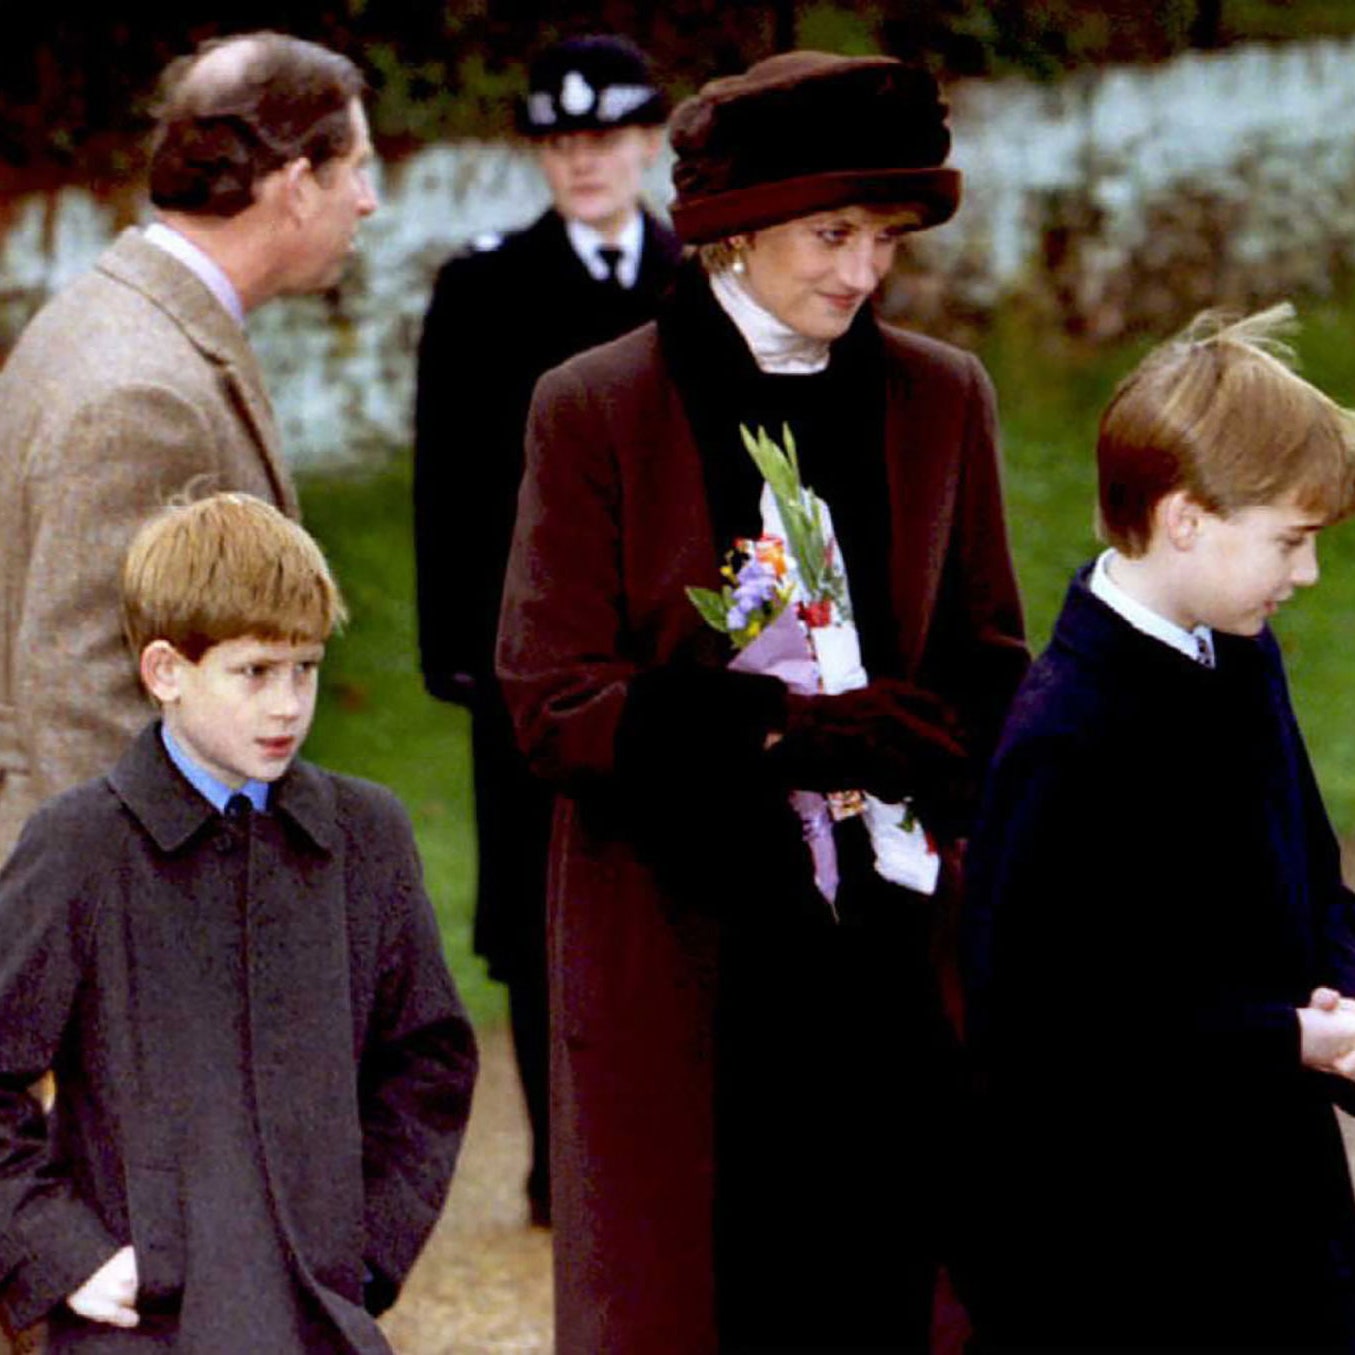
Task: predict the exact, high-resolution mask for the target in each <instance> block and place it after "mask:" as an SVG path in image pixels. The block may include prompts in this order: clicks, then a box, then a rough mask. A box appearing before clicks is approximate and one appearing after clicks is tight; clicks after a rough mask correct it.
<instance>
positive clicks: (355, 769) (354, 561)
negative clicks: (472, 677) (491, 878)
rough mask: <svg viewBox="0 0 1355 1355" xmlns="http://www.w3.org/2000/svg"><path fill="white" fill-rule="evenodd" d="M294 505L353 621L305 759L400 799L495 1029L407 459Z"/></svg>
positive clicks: (456, 756)
mask: <svg viewBox="0 0 1355 1355" xmlns="http://www.w3.org/2000/svg"><path fill="white" fill-rule="evenodd" d="M301 500H302V508H303V512H304V514H305V518H306V524H307V526H308V527H309V528H310V529H311V531H312V532H314V533H315V535H316V536H317V537H318V538H319V540H320V541H321V542H322V543H323V544H324V547H325V550H326V552H327V553H328V555H329V558H330V562H331V564H332V565H333V568H334V571H335V573H336V574H337V576H338V578H339V582H340V584H341V586H342V587H343V590H344V594H345V596H346V598H347V600H348V607H349V611H350V613H351V618H350V620H349V623H348V626H347V629H346V630H345V632H344V633H343V634H342V635H340V636H338V637H336V638H335V639H334V640H332V641H331V642H330V645H329V650H328V653H327V655H326V658H325V666H324V669H323V670H322V677H321V689H320V702H319V709H318V711H317V713H316V719H315V728H314V732H313V733H312V734H311V737H310V740H309V741H308V743H307V745H306V756H307V757H310V758H312V759H313V760H314V761H316V762H319V763H321V764H322V765H323V766H326V767H331V768H333V769H334V770H335V771H343V772H351V773H353V774H355V775H358V776H366V777H370V778H371V779H372V780H373V781H380V782H382V783H383V784H385V785H388V786H390V787H391V788H392V789H393V790H395V791H396V792H397V793H398V794H399V796H400V798H401V799H402V800H403V801H404V803H405V806H406V808H407V809H408V810H409V813H410V816H411V818H412V819H413V821H414V831H415V834H416V836H417V838H418V842H419V850H420V852H421V854H422V856H423V862H424V870H425V874H426V878H427V883H428V892H429V895H430V897H431V898H432V900H433V905H434V907H435V908H436V909H437V914H438V920H439V922H440V924H441V926H442V932H443V940H444V944H445V946H446V951H447V958H448V961H449V963H450V964H451V966H452V970H453V972H454V973H455V975H456V979H457V983H458V985H459V986H460V988H461V995H462V997H463V998H464V999H465V1001H466V1005H467V1006H468V1007H469V1009H470V1013H471V1017H472V1019H473V1020H475V1021H476V1022H477V1023H480V1024H484V1023H487V1022H493V1021H497V1020H499V1019H500V1018H501V1017H502V1014H503V998H502V989H500V988H499V987H498V985H496V984H493V983H491V982H490V981H489V979H488V978H487V977H486V975H485V968H484V962H483V961H482V960H480V959H479V957H478V956H476V955H474V954H472V953H471V947H470V925H471V922H470V920H471V915H472V912H473V910H474V901H475V893H474V891H475V840H474V834H473V829H472V825H473V819H472V805H473V796H472V793H471V784H470V728H469V720H468V719H467V716H466V713H465V711H464V710H462V709H461V708H460V707H457V706H449V705H445V704H443V703H442V702H440V701H434V700H433V699H432V697H430V696H428V695H427V694H426V693H425V692H424V690H423V684H422V682H421V680H420V677H419V663H418V644H417V634H416V626H415V618H414V561H413V549H412V544H411V535H410V532H411V510H410V476H409V468H408V458H407V457H406V458H402V459H400V460H399V461H397V462H395V463H393V464H392V465H391V466H389V467H387V468H385V469H383V470H380V471H377V472H373V473H370V474H360V475H344V476H310V477H307V478H306V479H304V480H303V481H302V484H301Z"/></svg>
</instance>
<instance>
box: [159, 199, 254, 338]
mask: <svg viewBox="0 0 1355 1355" xmlns="http://www.w3.org/2000/svg"><path fill="white" fill-rule="evenodd" d="M144 233H145V237H146V239H147V240H148V241H149V242H150V243H151V244H153V245H156V246H158V247H159V248H160V249H163V250H164V251H165V253H166V254H172V255H173V256H174V257H175V258H176V259H178V261H179V262H180V263H181V264H183V266H184V267H185V268H187V269H188V271H189V272H190V273H192V274H193V276H194V277H195V278H197V279H198V281H199V282H201V283H202V285H203V286H204V287H206V288H207V290H208V291H209V292H211V294H212V295H213V296H214V297H216V299H217V300H218V301H219V302H221V304H222V305H223V306H225V308H226V309H227V310H228V311H229V312H230V313H231V315H233V316H234V317H235V322H236V324H238V325H243V324H244V323H245V307H244V303H243V302H241V300H240V293H239V292H237V291H236V290H235V286H234V284H233V283H232V282H231V280H230V278H228V277H227V276H226V274H225V272H224V271H223V270H222V268H221V265H220V264H218V263H217V261H216V260H215V259H213V258H212V256H211V255H210V254H207V253H204V252H203V251H202V250H201V249H199V248H198V246H197V245H195V244H194V243H193V242H192V241H191V240H190V239H188V237H187V236H185V235H180V234H179V232H178V231H176V230H175V229H174V227H173V226H166V225H165V223H164V222H163V221H152V222H151V224H150V225H149V226H147V227H146V230H145V232H144Z"/></svg>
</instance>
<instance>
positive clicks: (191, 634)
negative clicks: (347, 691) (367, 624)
mask: <svg viewBox="0 0 1355 1355" xmlns="http://www.w3.org/2000/svg"><path fill="white" fill-rule="evenodd" d="M122 616H123V628H124V630H125V631H126V634H127V640H128V643H129V644H130V645H131V647H132V651H133V653H134V654H138V655H139V654H140V653H141V652H142V650H144V649H145V647H146V646H147V645H148V644H150V643H151V641H152V640H166V641H168V642H169V643H170V644H171V645H173V646H174V648H175V649H177V650H178V651H179V653H180V654H182V655H183V656H184V657H185V658H186V659H188V660H189V662H190V663H197V662H198V660H199V659H201V658H202V656H203V655H204V654H205V653H206V652H207V651H208V650H209V649H210V648H211V647H212V646H213V645H218V644H221V643H222V642H223V641H226V640H237V639H241V638H243V637H245V636H252V637H257V638H258V639H261V640H280V641H284V642H286V643H291V644H304V643H323V642H324V641H325V640H327V639H328V638H329V636H330V634H331V633H332V632H333V630H334V628H335V627H336V626H338V625H340V624H341V623H342V622H343V621H344V620H345V619H346V617H347V610H346V609H345V607H344V602H343V598H342V596H341V595H340V593H339V587H338V585H337V584H336V583H335V582H334V577H333V575H332V574H331V573H330V572H329V565H328V564H327V563H326V562H325V557H324V555H323V553H322V552H321V550H320V547H319V546H318V545H316V543H315V541H314V540H313V539H312V538H311V537H310V536H309V535H308V534H307V532H306V531H305V530H304V528H302V527H301V526H299V525H298V524H297V523H295V522H293V521H291V519H290V518H287V517H285V516H284V515H283V514H282V513H280V512H278V510H277V509H276V508H274V507H272V506H271V505H270V504H267V503H264V501H263V500H262V499H256V498H254V497H253V496H252V495H249V494H212V495H210V496H208V497H206V498H202V499H197V500H195V501H193V502H190V503H175V504H171V505H169V506H168V507H166V508H163V509H161V510H160V512H158V513H157V514H156V515H155V516H154V517H152V518H151V519H149V520H148V521H147V522H146V523H145V524H144V525H143V526H142V527H141V528H140V529H139V530H138V532H137V534H136V536H135V537H134V538H133V539H132V544H131V546H130V547H129V549H128V551H127V559H126V562H125V564H124V565H123V570H122Z"/></svg>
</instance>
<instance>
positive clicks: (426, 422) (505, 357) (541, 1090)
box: [414, 35, 679, 1224]
mask: <svg viewBox="0 0 1355 1355" xmlns="http://www.w3.org/2000/svg"><path fill="white" fill-rule="evenodd" d="M529 86H530V87H529V92H528V94H527V97H526V99H525V100H524V101H523V102H522V104H521V106H520V108H519V110H518V126H519V130H520V131H521V132H522V133H524V134H525V135H526V136H527V137H528V138H529V139H530V141H531V143H532V146H533V149H534V151H535V154H536V159H537V163H538V165H539V166H540V169H541V173H542V175H543V176H544V178H545V180H546V183H547V185H548V186H549V188H550V193H551V198H552V203H553V205H552V206H551V207H550V209H549V210H547V211H546V212H545V213H544V214H543V215H542V216H541V217H540V218H539V219H538V220H537V221H536V222H535V223H533V224H532V225H531V226H529V227H527V228H526V229H525V230H522V231H519V232H516V233H514V234H512V235H508V236H506V237H504V238H502V239H497V238H494V239H490V240H487V241H480V242H478V244H479V247H478V248H476V249H473V250H472V251H470V252H468V253H465V254H463V255H459V256H457V257H454V258H452V259H451V260H449V261H448V262H447V263H446V264H445V265H444V266H443V268H442V270H441V271H440V273H439V274H438V278H437V283H436V286H435V288H434V291H433V299H432V303H431V304H430V306H429V308H428V314H427V316H426V317H425V320H424V329H423V337H422V340H421V342H420V345H419V370H418V395H417V403H416V411H415V460H414V510H415V544H416V554H417V567H418V604H419V648H420V654H421V660H422V667H423V677H424V683H425V686H426V687H427V688H428V690H429V692H431V693H432V695H434V696H436V697H438V698H440V699H441V700H444V701H453V702H457V703H459V704H463V705H467V706H469V708H470V710H471V712H472V748H473V754H474V765H475V801H476V826H477V832H478V840H479V894H478V903H477V910H476V919H475V947H476V950H477V951H478V952H479V953H480V954H481V955H483V956H485V958H486V959H487V960H488V961H489V968H490V973H491V975H492V976H493V977H494V978H496V979H499V980H501V981H503V982H505V983H506V984H507V985H508V990H509V1010H510V1014H511V1019H512V1025H513V1041H514V1047H515V1050H516V1053H517V1059H518V1068H519V1071H520V1073H521V1077H522V1085H523V1090H524V1093H525V1098H526V1102H527V1109H528V1115H529V1118H530V1120H531V1127H532V1136H533V1157H532V1167H531V1174H530V1176H529V1178H528V1182H527V1188H528V1196H529V1199H530V1203H531V1210H532V1219H533V1221H534V1222H536V1223H541V1224H544V1223H548V1222H549V1219H550V1176H549V1155H548V1142H549V1136H548V1127H549V1120H548V1107H547V1086H546V1072H547V1069H546V1025H547V1021H546V977H545V864H546V853H547V846H548V841H549V835H550V814H551V795H550V793H549V792H548V791H547V790H545V789H544V788H543V787H542V786H541V785H540V784H539V783H538V782H536V781H535V780H533V778H532V777H531V776H530V774H529V773H528V772H527V769H526V766H525V764H524V763H523V761H522V758H521V755H520V754H519V753H518V751H517V749H516V746H515V743H514V740H513V735H512V731H511V729H510V726H509V722H508V718H507V715H506V713H505V711H504V709H503V705H502V702H501V700H500V698H499V694H498V691H497V688H496V686H495V682H494V676H493V674H494V638H495V630H496V627H497V624H498V612H499V595H500V592H501V590H502V586H503V577H504V571H505V568H506V564H507V559H508V548H509V540H510V537H511V535H512V529H513V519H514V514H515V509H516V503H517V487H518V480H519V479H520V477H521V474H522V444H523V433H524V430H525V425H526V417H527V407H528V404H529V402H530V399H531V394H532V388H533V386H534V385H535V383H536V380H537V378H538V377H539V376H540V375H541V374H542V373H543V372H544V371H546V370H547V369H548V368H551V367H554V366H556V365H557V364H558V363H560V362H563V361H564V360H565V359H566V358H568V357H570V356H572V355H573V354H574V353H577V352H579V351H581V350H582V349H584V348H591V347H593V346H594V345H596V344H599V343H604V342H606V341H607V340H609V339H613V338H615V337H617V336H618V335H620V334H623V333H625V332H626V331H627V330H628V329H633V328H634V327H635V326H637V325H640V324H643V323H644V322H645V321H646V320H648V319H650V318H651V316H652V315H653V313H654V309H655V305H656V303H657V300H658V297H659V295H660V293H661V292H662V291H663V289H664V288H665V286H666V285H667V283H668V281H669V279H670V277H671V275H672V272H673V270H674V269H675V267H676V265H677V261H678V255H679V246H678V243H677V239H676V237H675V236H674V235H673V234H672V233H671V232H670V231H669V230H668V229H667V228H666V227H665V226H663V225H661V224H660V223H659V222H658V221H656V220H655V219H654V217H653V216H651V215H650V214H649V213H648V212H647V211H645V209H644V208H643V206H642V205H641V201H640V180H641V177H642V175H643V173H644V171H645V170H646V169H647V168H648V167H649V166H650V165H651V164H652V163H653V162H654V159H655V157H656V156H657V155H658V154H659V152H660V150H661V149H662V145H663V124H664V120H665V118H666V117H667V112H668V106H667V101H666V99H665V98H664V96H663V94H662V92H661V91H660V90H659V89H658V88H657V86H656V85H655V82H654V78H653V75H652V72H651V70H650V66H649V63H648V61H647V60H646V58H645V57H644V55H643V54H642V53H641V52H640V51H639V49H638V48H636V47H635V46H634V45H633V44H632V43H630V42H628V41H626V40H625V39H623V38H620V37H615V36H610V35H605V36H592V37H583V38H574V39H569V40H566V41H564V42H561V43H558V44H556V45H555V46H553V47H551V48H549V49H547V50H546V51H545V52H543V53H542V54H541V55H540V56H539V57H538V58H537V60H536V61H534V62H533V64H532V67H531V71H530V77H529Z"/></svg>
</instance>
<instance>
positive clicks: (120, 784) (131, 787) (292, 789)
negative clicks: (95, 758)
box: [107, 720, 339, 853]
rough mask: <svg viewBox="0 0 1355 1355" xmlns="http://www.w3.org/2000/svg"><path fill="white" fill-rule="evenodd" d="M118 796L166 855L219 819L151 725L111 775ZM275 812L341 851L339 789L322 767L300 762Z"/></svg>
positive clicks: (278, 787)
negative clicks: (182, 771)
mask: <svg viewBox="0 0 1355 1355" xmlns="http://www.w3.org/2000/svg"><path fill="white" fill-rule="evenodd" d="M107 779H108V784H109V786H110V787H111V788H112V790H113V793H114V794H115V795H116V796H117V797H118V799H119V800H121V801H122V803H123V804H124V805H126V807H127V809H128V811H129V812H130V813H131V814H132V816H133V817H134V818H135V819H136V820H137V822H138V823H140V824H141V826H142V828H143V829H145V831H146V832H147V833H148V834H149V835H150V837H151V838H152V840H153V841H154V842H155V845H156V846H157V847H159V848H160V850H161V851H163V852H175V851H178V850H179V849H180V848H181V847H183V846H184V845H185V844H186V843H187V842H188V841H189V840H190V839H191V838H192V837H194V836H195V835H196V834H197V833H198V832H200V831H201V830H202V829H203V828H204V827H205V826H206V825H207V824H209V823H213V822H215V821H216V820H217V819H219V818H220V815H219V814H218V813H217V812H216V810H215V809H214V808H213V807H212V805H211V804H209V803H208V801H207V800H206V799H205V798H204V797H203V796H202V795H201V794H199V792H198V791H196V790H194V789H193V787H192V786H190V785H189V784H188V782H187V781H186V780H185V779H184V777H183V775H182V774H181V773H180V772H179V771H178V769H177V768H176V767H175V766H174V764H173V763H172V762H171V761H170V760H169V755H168V754H167V753H166V752H165V748H164V744H163V742H162V741H161V738H160V721H159V720H152V721H151V722H150V724H148V725H147V726H146V728H145V729H143V730H142V731H141V733H140V734H138V735H137V737H136V738H135V739H134V740H133V741H132V743H131V746H130V747H129V748H128V749H127V751H126V752H124V753H123V755H122V756H121V757H120V758H119V759H118V761H117V763H116V765H115V766H114V767H113V770H112V771H111V772H109V773H108V778H107ZM269 804H270V812H272V813H273V814H276V815H278V816H279V817H281V818H285V819H287V820H288V821H290V822H291V823H292V824H294V825H295V826H296V827H297V828H299V829H300V830H301V832H302V833H303V834H304V835H305V836H306V837H308V838H309V839H310V841H311V842H312V843H313V844H314V845H315V846H316V847H317V848H319V849H320V850H321V851H322V852H326V853H329V852H333V851H334V850H335V848H336V847H337V845H338V837H339V834H338V824H337V804H336V798H335V793H334V786H333V783H332V782H331V780H330V779H329V777H327V776H326V775H325V774H324V773H323V772H322V771H320V769H319V768H318V767H314V766H312V765H311V764H310V763H308V762H295V763H293V764H292V766H291V767H290V768H289V769H288V770H287V772H286V773H285V774H284V775H283V776H282V777H281V778H280V779H279V780H278V781H277V782H276V783H275V785H274V786H273V792H272V795H271V796H270V797H269Z"/></svg>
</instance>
